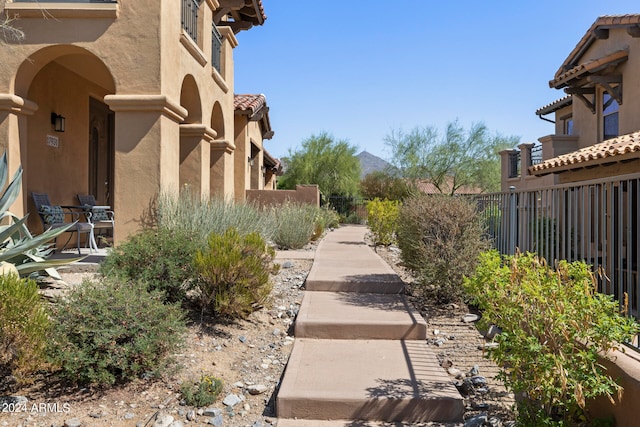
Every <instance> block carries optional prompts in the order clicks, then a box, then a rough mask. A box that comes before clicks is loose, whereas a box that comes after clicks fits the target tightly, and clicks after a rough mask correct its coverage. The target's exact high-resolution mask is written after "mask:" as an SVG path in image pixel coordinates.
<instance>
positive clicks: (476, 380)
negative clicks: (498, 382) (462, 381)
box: [470, 375, 487, 387]
mask: <svg viewBox="0 0 640 427" xmlns="http://www.w3.org/2000/svg"><path fill="white" fill-rule="evenodd" d="M470 381H471V384H473V386H474V387H484V386H486V385H487V379H486V378H485V377H481V376H480V375H476V376H474V377H471V380H470Z"/></svg>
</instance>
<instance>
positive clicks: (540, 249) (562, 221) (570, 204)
mask: <svg viewBox="0 0 640 427" xmlns="http://www.w3.org/2000/svg"><path fill="white" fill-rule="evenodd" d="M476 200H477V202H478V206H479V208H480V212H481V215H482V218H483V221H484V222H485V225H486V227H487V230H488V233H489V235H490V238H491V239H492V240H493V244H494V247H495V248H496V249H498V250H499V251H500V252H501V253H503V254H513V253H515V251H516V250H519V251H520V252H526V251H529V252H535V253H537V254H538V255H540V256H542V257H544V258H545V259H546V260H547V261H548V262H549V263H552V262H555V260H560V259H565V260H568V261H577V260H582V261H585V262H587V263H588V264H590V265H592V266H593V269H594V271H598V270H599V271H601V272H602V273H604V274H602V275H598V276H597V277H598V290H599V291H600V292H603V293H606V294H609V295H613V296H614V297H615V298H616V299H617V300H618V301H619V302H620V305H621V307H624V308H627V309H628V313H629V314H630V315H632V316H634V317H635V318H636V319H640V317H639V312H638V307H639V306H640V294H639V293H638V265H639V264H640V239H638V232H639V231H640V230H638V224H639V223H640V221H639V220H640V174H634V175H627V176H624V177H621V178H617V179H603V180H594V181H589V182H583V183H580V185H568V184H567V185H558V186H554V187H552V188H546V189H539V190H529V191H511V192H506V193H494V194H485V195H479V196H477V197H476ZM635 344H636V346H637V345H638V343H637V342H636V343H635Z"/></svg>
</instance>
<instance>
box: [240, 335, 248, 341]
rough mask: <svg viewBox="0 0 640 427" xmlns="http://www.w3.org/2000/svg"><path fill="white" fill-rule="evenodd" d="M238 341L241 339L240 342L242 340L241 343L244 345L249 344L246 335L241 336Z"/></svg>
mask: <svg viewBox="0 0 640 427" xmlns="http://www.w3.org/2000/svg"><path fill="white" fill-rule="evenodd" d="M238 339H239V340H240V342H242V343H244V342H247V337H245V336H244V335H240V336H239V337H238Z"/></svg>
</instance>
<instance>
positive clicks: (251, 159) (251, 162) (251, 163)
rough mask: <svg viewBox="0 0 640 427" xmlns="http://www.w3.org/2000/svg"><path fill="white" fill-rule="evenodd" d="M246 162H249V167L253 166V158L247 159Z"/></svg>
mask: <svg viewBox="0 0 640 427" xmlns="http://www.w3.org/2000/svg"><path fill="white" fill-rule="evenodd" d="M247 162H249V166H253V157H247Z"/></svg>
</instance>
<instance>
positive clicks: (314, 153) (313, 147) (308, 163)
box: [279, 132, 360, 197]
mask: <svg viewBox="0 0 640 427" xmlns="http://www.w3.org/2000/svg"><path fill="white" fill-rule="evenodd" d="M356 150H357V147H355V146H353V145H350V144H349V143H348V142H347V141H346V140H336V139H334V138H333V136H331V135H329V134H328V133H326V132H322V133H320V134H319V135H312V136H311V137H310V138H308V139H306V140H304V141H303V142H302V148H301V149H299V150H297V151H295V152H293V151H291V150H289V156H288V157H287V158H286V159H285V163H286V171H285V173H284V175H283V176H282V178H281V179H280V181H279V187H280V188H283V189H294V188H295V186H296V185H297V184H317V185H318V187H319V188H320V193H321V194H322V195H323V196H324V197H327V196H331V195H342V196H353V195H355V194H357V193H358V186H359V183H360V161H359V160H358V158H357V157H356V155H355V153H356Z"/></svg>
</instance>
